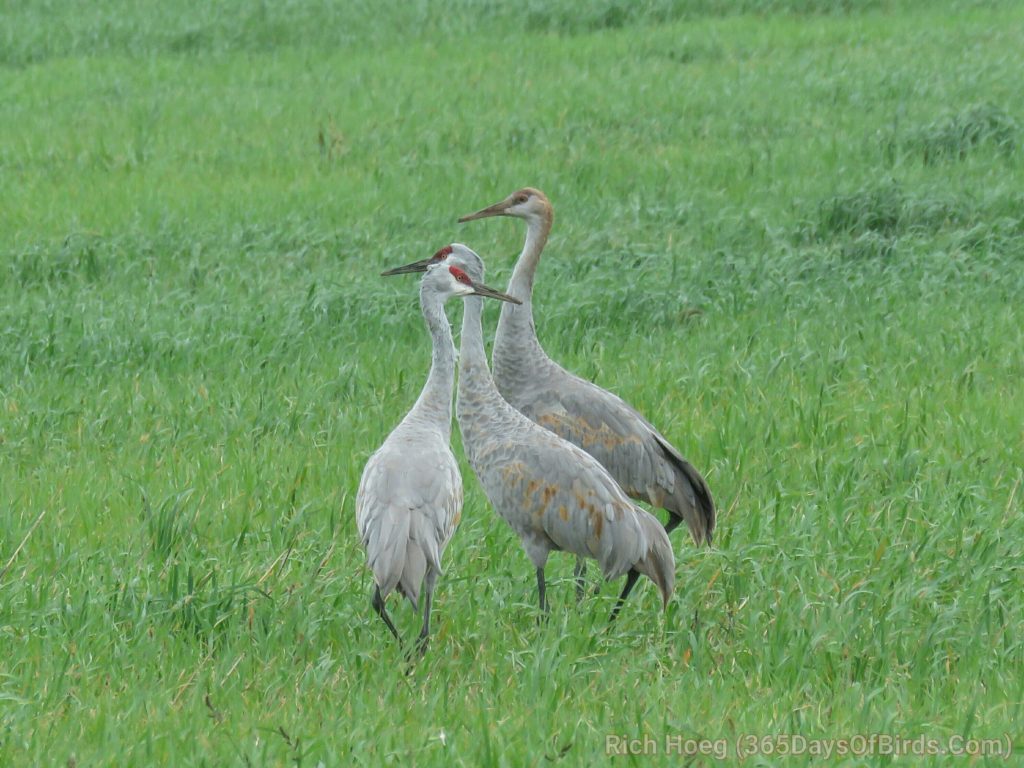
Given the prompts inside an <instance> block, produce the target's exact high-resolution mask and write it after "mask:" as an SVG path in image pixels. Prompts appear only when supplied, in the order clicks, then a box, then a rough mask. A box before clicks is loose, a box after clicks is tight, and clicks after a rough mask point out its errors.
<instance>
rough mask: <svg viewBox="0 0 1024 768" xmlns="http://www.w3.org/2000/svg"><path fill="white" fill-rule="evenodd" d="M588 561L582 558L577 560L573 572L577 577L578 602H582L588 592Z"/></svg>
mask: <svg viewBox="0 0 1024 768" xmlns="http://www.w3.org/2000/svg"><path fill="white" fill-rule="evenodd" d="M586 573H587V561H586V560H585V559H584V558H582V557H577V558H576V567H575V568H573V570H572V575H573V576H575V577H576V602H577V603H578V602H580V601H581V600H582V599H583V598H584V597H585V596H586V591H587V581H586V578H585V577H586Z"/></svg>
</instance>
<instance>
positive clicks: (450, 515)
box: [356, 268, 462, 652]
mask: <svg viewBox="0 0 1024 768" xmlns="http://www.w3.org/2000/svg"><path fill="white" fill-rule="evenodd" d="M452 282H453V281H452V280H451V279H450V276H449V275H448V273H447V270H445V269H444V268H438V269H434V270H431V271H430V272H428V273H427V274H426V275H424V277H423V281H422V283H421V286H420V307H421V309H422V311H423V317H424V319H425V321H426V324H427V327H428V329H429V330H430V336H431V340H432V343H433V353H432V358H431V364H430V374H429V375H428V376H427V382H426V384H425V385H424V387H423V391H422V392H421V393H420V396H419V399H417V400H416V403H415V405H413V407H412V409H411V410H410V411H409V413H408V414H406V416H405V418H404V419H402V421H401V423H399V425H398V426H397V427H395V429H394V430H393V431H392V432H391V434H390V435H388V437H387V439H386V440H385V441H384V444H383V445H381V447H380V448H379V449H377V451H376V452H375V453H374V454H373V455H372V456H370V458H369V460H368V461H367V462H366V467H365V469H364V470H363V475H362V479H361V480H360V482H359V491H358V493H357V495H356V526H357V528H358V529H359V537H360V540H361V541H362V544H363V547H365V548H366V555H367V559H368V562H369V566H370V570H372V571H373V578H374V581H375V582H376V587H375V589H374V596H373V601H372V605H373V608H374V610H375V611H377V613H378V614H379V615H380V617H381V619H382V620H383V621H384V623H385V624H386V625H387V627H388V629H389V630H390V631H391V633H392V634H393V635H394V636H395V637H396V638H398V632H397V630H396V629H395V626H394V624H393V623H392V621H391V618H390V617H389V616H388V614H387V610H386V609H385V607H384V601H385V600H386V599H387V597H388V595H389V594H391V592H392V591H394V590H395V589H397V590H398V591H399V593H400V594H402V595H404V596H405V597H406V598H408V599H409V601H410V602H411V603H412V605H413V607H414V608H417V609H418V608H419V601H420V594H421V591H423V592H425V600H424V607H423V628H422V630H421V632H420V636H419V646H420V650H421V652H422V651H423V650H425V648H426V644H427V640H428V637H429V634H430V608H431V603H432V600H433V592H434V585H435V583H436V581H437V577H438V575H440V573H441V558H442V556H443V555H444V550H445V547H446V546H447V544H448V542H449V541H450V540H451V537H452V534H453V533H454V532H455V528H456V526H457V525H458V523H459V518H460V516H461V514H462V477H461V475H460V474H459V466H458V464H457V463H456V461H455V457H454V456H453V455H452V452H451V448H450V447H449V441H450V438H451V421H452V388H453V385H454V380H455V345H454V342H453V341H452V333H451V327H450V326H449V324H448V318H447V317H446V316H445V313H444V302H445V300H446V299H448V298H449V297H451V296H454V295H456V294H455V293H454V292H453V288H452V285H451V283H452Z"/></svg>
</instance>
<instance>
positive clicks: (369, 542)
mask: <svg viewBox="0 0 1024 768" xmlns="http://www.w3.org/2000/svg"><path fill="white" fill-rule="evenodd" d="M408 549H410V547H409V516H408V515H396V516H394V517H393V518H386V517H384V516H381V517H379V518H376V519H374V520H373V521H372V522H371V525H370V528H369V530H368V532H367V536H366V554H367V558H368V560H369V564H370V570H372V571H373V578H374V580H375V581H376V582H377V586H378V587H380V594H381V597H387V596H388V595H389V594H391V592H393V591H394V589H395V587H396V586H398V583H399V581H400V580H401V579H402V572H403V571H404V570H405V560H406V554H407V550H408Z"/></svg>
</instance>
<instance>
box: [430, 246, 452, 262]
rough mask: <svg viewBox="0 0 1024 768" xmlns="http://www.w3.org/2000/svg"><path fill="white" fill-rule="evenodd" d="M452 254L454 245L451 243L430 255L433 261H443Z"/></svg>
mask: <svg viewBox="0 0 1024 768" xmlns="http://www.w3.org/2000/svg"><path fill="white" fill-rule="evenodd" d="M451 255H452V247H451V246H450V245H446V246H445V247H444V248H440V249H438V251H437V253H435V254H434V255H433V256H431V257H430V260H431V261H432V262H437V261H443V260H444V259H446V258H448V257H449V256H451Z"/></svg>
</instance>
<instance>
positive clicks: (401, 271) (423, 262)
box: [380, 256, 434, 277]
mask: <svg viewBox="0 0 1024 768" xmlns="http://www.w3.org/2000/svg"><path fill="white" fill-rule="evenodd" d="M433 259H434V257H433V256H431V257H430V258H429V259H420V260H419V261H414V262H413V263H412V264H406V265H405V266H404V267H395V268H394V269H389V270H387V271H386V272H381V273H380V276H381V277H391V276H392V275H405V274H408V273H410V272H426V271H427V267H428V266H430V262H431V261H433Z"/></svg>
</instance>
